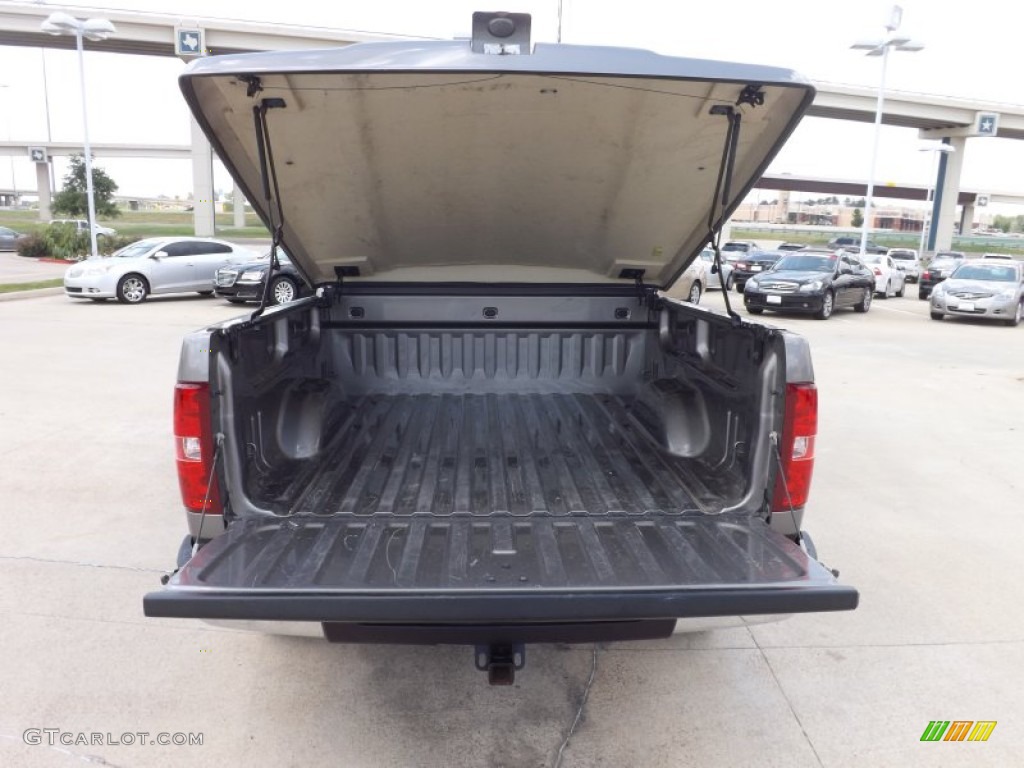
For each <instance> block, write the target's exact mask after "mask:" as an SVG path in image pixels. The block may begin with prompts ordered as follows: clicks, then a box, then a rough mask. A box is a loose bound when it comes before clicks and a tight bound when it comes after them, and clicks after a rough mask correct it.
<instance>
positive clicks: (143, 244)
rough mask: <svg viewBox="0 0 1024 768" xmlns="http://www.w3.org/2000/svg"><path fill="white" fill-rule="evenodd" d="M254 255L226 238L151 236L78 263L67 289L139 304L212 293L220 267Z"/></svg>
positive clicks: (82, 296)
mask: <svg viewBox="0 0 1024 768" xmlns="http://www.w3.org/2000/svg"><path fill="white" fill-rule="evenodd" d="M255 258H256V254H255V253H254V252H252V251H250V250H248V249H247V248H241V247H239V246H237V245H235V244H233V243H228V242H225V241H223V240H214V239H212V238H206V237H152V238H149V239H147V240H139V241H138V242H136V243H132V244H131V245H129V246H126V247H124V248H122V249H121V250H119V251H117V252H116V253H115V254H114V255H113V256H109V257H105V258H99V259H87V260H85V261H82V262H79V263H78V264H75V265H74V266H73V267H71V268H70V269H68V271H67V272H65V273H64V292H65V293H66V294H67V295H68V296H70V297H71V298H73V299H93V300H94V301H103V300H105V299H113V298H116V299H117V300H118V301H120V302H122V303H125V304H138V303H139V302H141V301H143V300H144V299H145V298H146V297H147V296H149V295H150V294H157V293H182V292H186V291H189V292H190V291H195V292H196V293H200V294H203V295H210V294H212V293H213V279H214V276H215V275H216V274H217V270H218V269H220V268H221V267H223V266H224V265H226V264H229V263H232V262H243V261H252V260H253V259H255Z"/></svg>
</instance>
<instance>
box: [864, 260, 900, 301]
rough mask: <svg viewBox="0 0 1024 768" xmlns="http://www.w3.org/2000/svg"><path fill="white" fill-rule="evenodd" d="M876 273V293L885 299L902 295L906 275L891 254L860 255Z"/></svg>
mask: <svg viewBox="0 0 1024 768" xmlns="http://www.w3.org/2000/svg"><path fill="white" fill-rule="evenodd" d="M860 259H861V261H863V262H864V263H865V264H867V265H868V269H870V270H871V271H872V272H873V273H874V274H875V293H876V294H878V295H879V296H881V297H882V298H883V299H888V298H889V297H890V296H902V295H903V291H904V288H905V286H906V284H907V278H906V275H905V274H904V273H903V272H902V271H900V269H898V268H897V266H896V262H895V261H893V259H892V257H891V256H886V255H884V254H881V253H866V254H864V255H862V256H861V257H860Z"/></svg>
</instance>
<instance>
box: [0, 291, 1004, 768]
mask: <svg viewBox="0 0 1024 768" xmlns="http://www.w3.org/2000/svg"><path fill="white" fill-rule="evenodd" d="M912 293H913V291H908V298H902V299H890V300H888V301H882V300H878V301H876V302H875V304H874V306H873V307H872V309H871V311H870V313H868V314H867V315H860V314H855V313H853V312H851V311H845V310H844V311H840V312H838V313H837V314H836V315H835V316H834V317H833V318H832V319H831V320H829V321H828V322H821V321H816V320H813V319H810V318H803V317H793V316H789V317H779V316H771V315H766V316H764V317H763V318H762V321H765V322H769V323H773V324H776V325H781V326H784V327H788V328H790V329H793V330H797V331H799V332H802V333H805V334H806V335H807V336H808V337H809V338H810V339H811V341H812V348H813V352H814V356H815V357H814V359H815V367H816V370H817V377H818V386H819V390H820V400H821V402H820V407H821V417H820V427H819V436H818V448H817V453H818V457H817V463H816V468H815V481H814V485H813V490H812V492H811V500H810V505H809V512H808V517H807V520H806V527H807V528H808V530H809V531H810V532H811V533H812V534H813V536H814V539H815V542H816V544H817V546H818V550H819V554H820V555H821V557H822V559H823V560H824V561H825V562H826V563H827V564H828V565H829V566H831V567H834V568H838V569H839V570H840V571H841V579H842V580H843V581H844V582H848V583H851V584H854V585H856V586H857V587H858V588H859V589H860V590H861V607H860V608H859V609H858V610H857V611H855V612H852V613H844V614H822V615H806V616H797V617H793V618H791V619H789V620H788V621H785V622H781V623H777V624H770V625H759V626H748V627H740V628H732V629H724V630H718V631H714V632H706V633H699V634H690V635H676V636H674V637H672V638H671V639H669V640H665V641H658V642H652V643H630V644H621V645H611V646H607V647H600V648H597V649H596V670H594V672H593V682H592V685H591V687H590V690H589V696H588V697H587V700H586V702H585V706H583V708H582V714H581V715H580V716H579V722H578V724H577V726H576V729H575V732H574V733H573V735H572V738H571V740H570V741H569V743H568V745H567V746H566V747H565V749H564V751H563V753H562V761H563V762H562V764H563V765H565V766H595V765H597V766H633V765H636V766H682V765H694V766H730V767H732V766H758V767H759V768H760V767H763V766H785V767H786V768H800V767H802V766H827V767H828V768H833V767H836V768H838V767H840V766H858V767H859V766H905V765H922V766H924V765H927V766H935V765H953V766H956V765H963V766H1011V765H1020V764H1021V763H1022V760H1024V696H1022V695H1021V681H1022V680H1024V611H1022V610H1021V594H1022V590H1021V587H1020V585H1019V579H1020V578H1021V576H1020V575H1019V573H1018V566H1019V564H1020V563H1021V554H1020V553H1021V546H1022V542H1024V473H1022V469H1021V467H1022V460H1024V449H1022V438H1024V407H1022V403H1024V327H1019V328H1013V329H1011V328H1005V327H1000V326H994V325H985V324H981V323H978V322H962V321H959V322H957V321H950V320H947V321H945V322H942V323H937V322H934V321H931V320H929V319H928V316H927V308H926V304H925V302H920V301H918V300H917V299H916V298H910V297H909V295H910V294H912ZM732 296H733V297H735V298H736V299H737V300H738V299H739V297H738V296H737V295H736V294H735V293H733V294H732ZM704 304H706V305H707V306H711V307H717V308H721V307H722V296H721V294H720V293H718V292H716V293H712V294H711V295H710V296H707V297H705V300H704ZM237 313H238V309H237V308H236V307H230V306H228V305H226V304H225V303H223V302H221V301H218V300H215V299H201V298H198V297H185V298H158V299H151V300H149V301H147V302H146V303H145V304H143V305H140V306H121V305H118V304H116V303H113V302H107V303H105V304H93V303H76V302H74V301H71V300H68V299H66V298H65V297H63V296H50V297H44V298H36V299H30V300H26V301H18V302H11V303H6V304H0V353H2V358H0V359H2V360H3V364H2V366H0V425H2V426H0V436H2V440H0V466H2V470H0V510H2V513H0V519H2V520H3V522H4V535H3V537H2V540H0V648H2V649H3V653H2V654H0V692H2V695H0V765H9V766H70V765H80V764H81V763H82V762H83V761H85V762H87V763H88V762H89V761H92V762H94V763H99V764H103V765H114V766H150V765H153V766H163V765H167V766H180V765H198V764H204V765H206V764H209V765H214V764H224V765H250V766H307V765H319V764H333V765H344V766H412V765H444V766H481V765H484V766H508V767H509V768H513V767H519V766H523V767H525V766H530V767H533V766H551V765H554V764H556V762H557V760H558V753H559V748H560V746H561V745H562V744H563V741H564V739H565V737H566V735H567V734H568V733H569V732H570V730H571V728H572V726H573V724H574V721H575V720H576V718H577V714H578V713H579V711H580V708H581V704H583V701H582V700H583V694H584V691H585V689H586V686H587V682H588V679H589V678H590V676H591V672H592V663H593V660H594V658H595V655H594V653H595V649H593V648H591V647H590V646H569V647H554V646H531V647H530V648H529V649H528V663H527V667H526V669H525V670H524V671H523V672H521V673H520V674H519V676H518V678H517V682H516V685H515V687H513V688H511V689H509V688H490V687H488V686H487V684H486V679H485V677H484V676H483V675H482V674H481V673H479V672H477V671H476V670H475V669H474V667H473V664H472V660H471V653H470V651H469V650H468V649H465V648H444V647H439V648H407V647H347V646H332V645H328V644H327V643H325V642H322V641H319V640H310V639H301V638H281V637H268V636H261V635H253V634H246V633H241V632H237V631H233V630H229V629H222V628H213V627H209V626H207V625H204V624H202V623H200V622H191V621H170V620H153V619H147V618H145V617H143V615H142V605H141V601H142V595H143V594H144V593H145V592H146V591H148V590H151V589H154V588H157V587H158V586H159V578H160V576H161V574H163V573H165V572H166V571H167V570H168V569H169V568H170V567H171V566H172V565H173V561H174V555H175V550H176V548H177V545H178V543H179V541H180V540H181V537H182V535H183V533H184V521H183V514H182V512H181V510H180V507H179V501H178V489H177V481H176V476H175V471H174V464H173V452H172V447H171V394H172V386H173V383H174V376H175V370H176V365H177V353H178V345H179V341H180V338H181V336H182V334H183V333H185V332H186V331H188V330H190V329H192V328H195V327H198V326H200V325H202V324H204V323H206V322H210V321H214V320H220V319H223V318H226V317H229V316H232V315H234V314H237ZM741 314H742V310H741ZM931 720H995V721H998V725H997V727H996V728H995V730H994V731H993V733H992V735H991V737H990V739H989V740H988V741H987V742H985V743H968V742H962V743H950V742H939V743H922V742H921V741H920V738H921V735H922V733H923V731H924V729H925V727H926V726H927V725H928V723H929V721H931ZM33 728H35V729H42V728H57V729H60V731H63V732H67V733H71V734H77V733H78V732H88V733H101V734H104V738H105V739H106V740H115V741H116V740H121V741H126V740H125V739H123V738H121V737H122V735H123V734H137V733H138V732H147V733H148V734H149V736H148V737H145V738H142V739H141V741H142V742H143V743H138V742H139V741H140V739H139V738H138V737H136V738H134V741H135V742H136V743H133V744H130V745H129V744H120V745H112V744H106V743H104V744H92V745H90V744H85V745H83V744H71V745H67V744H63V745H62V744H61V743H60V741H59V739H58V740H57V741H56V743H55V744H54V745H53V746H50V745H48V743H47V741H46V739H45V738H43V739H42V741H43V743H42V744H40V745H30V744H26V743H24V739H23V733H24V732H25V731H26V729H33ZM161 732H166V733H171V734H174V733H202V734H203V743H202V745H201V746H199V745H193V746H174V745H168V746H160V745H151V744H150V743H149V741H152V740H155V736H156V734H159V733H161ZM106 734H110V737H109V738H107V737H106Z"/></svg>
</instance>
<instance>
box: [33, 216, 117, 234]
mask: <svg viewBox="0 0 1024 768" xmlns="http://www.w3.org/2000/svg"><path fill="white" fill-rule="evenodd" d="M50 223H51V224H71V225H72V226H74V227H76V228H77V229H78V231H79V232H85V233H86V234H88V233H89V222H88V221H87V220H86V219H50ZM116 234H117V230H116V229H112V228H111V227H104V226H102V225H100V224H97V225H96V237H113V236H114V235H116Z"/></svg>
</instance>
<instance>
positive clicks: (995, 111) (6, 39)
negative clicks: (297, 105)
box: [0, 3, 1024, 248]
mask: <svg viewBox="0 0 1024 768" xmlns="http://www.w3.org/2000/svg"><path fill="white" fill-rule="evenodd" d="M54 10H55V7H54V6H49V5H40V4H36V3H5V4H4V5H2V6H0V45H14V46H31V47H47V48H73V47H74V39H73V38H70V37H54V36H52V35H48V34H45V33H43V32H42V31H41V30H40V24H41V23H42V22H43V20H44V19H45V18H46V17H47V16H48V15H49V14H50V13H52V12H53V11H54ZM66 10H68V11H70V12H72V13H74V14H75V15H76V16H78V17H80V18H85V17H89V16H102V17H104V18H107V19H110V20H111V21H112V22H113V23H114V25H115V26H116V27H117V34H116V35H115V36H113V37H111V38H109V39H107V40H104V41H100V42H90V41H86V43H85V47H86V48H87V49H88V50H96V51H108V52H113V53H127V54H143V55H152V56H176V55H180V54H181V43H180V40H179V34H180V33H181V32H182V31H183V30H184V31H186V32H195V33H198V34H197V36H196V37H195V39H196V40H198V41H199V47H200V48H201V50H198V51H197V52H196V53H197V54H199V55H209V54H212V55H216V54H225V53H239V52H246V51H258V50H275V49H287V48H291V49H297V48H324V47H333V46H339V45H349V44H351V43H355V42H364V41H381V40H397V39H408V36H398V35H388V34H382V33H370V32H360V31H355V30H339V29H328V28H324V27H310V26H298V25H289V24H270V23H264V22H250V21H239V20H229V19H216V18H196V17H192V16H189V17H180V16H176V15H173V14H157V13H142V12H136V11H120V10H114V9H107V8H96V9H90V8H78V7H76V8H69V9H66ZM816 85H817V88H818V93H817V96H816V98H815V100H814V104H813V105H812V107H811V109H810V112H809V114H810V115H811V116H813V117H823V118H829V119H834V120H853V121H858V122H873V121H874V117H875V99H876V96H877V92H876V91H875V90H874V89H873V88H864V87H859V86H849V85H838V84H834V83H826V82H821V83H817V84H816ZM986 116H989V117H991V116H995V122H993V123H991V125H992V126H993V127H995V126H998V127H997V129H996V131H993V132H988V133H986V132H984V131H982V130H981V128H982V127H983V126H984V122H983V121H984V120H985V119H986ZM882 122H883V123H885V124H886V125H895V126H901V127H904V128H912V129H917V130H918V132H919V134H920V135H921V136H922V138H928V139H942V140H944V141H947V142H948V143H951V144H952V145H953V146H954V147H955V149H956V150H957V151H956V152H952V153H944V154H942V156H941V157H940V158H939V170H938V177H937V179H936V184H935V187H936V194H935V209H936V210H935V213H934V215H933V216H932V219H933V221H934V222H935V224H934V226H933V236H932V238H931V242H932V243H933V247H936V248H944V247H948V245H949V243H948V242H946V239H948V237H949V235H948V234H943V233H949V232H951V231H952V227H953V223H954V217H955V213H956V205H957V201H958V199H959V197H960V172H961V169H962V167H963V162H964V154H965V150H966V142H967V139H968V138H970V137H972V136H983V135H998V136H1000V137H1004V138H1011V139H1024V106H1022V105H1014V104H1001V103H991V102H978V101H972V100H967V99H954V98H947V97H943V96H934V95H926V94H913V93H901V92H892V91H889V92H887V93H886V103H885V114H884V115H883V118H882ZM55 154H56V153H55ZM97 154H99V152H98V151H97ZM191 154H192V158H193V185H194V188H195V191H194V197H195V199H196V200H211V199H212V196H213V194H212V193H213V170H212V150H211V148H210V145H209V143H208V142H207V141H206V138H205V137H204V136H203V135H202V132H201V131H200V130H199V128H198V126H196V125H195V123H194V122H193V129H192V148H191ZM40 187H42V182H41V181H40ZM47 188H48V187H47ZM195 224H196V232H197V233H202V234H208V233H212V232H213V209H212V206H204V205H197V206H196V211H195ZM936 232H938V237H937V239H936V237H935V233H936Z"/></svg>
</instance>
